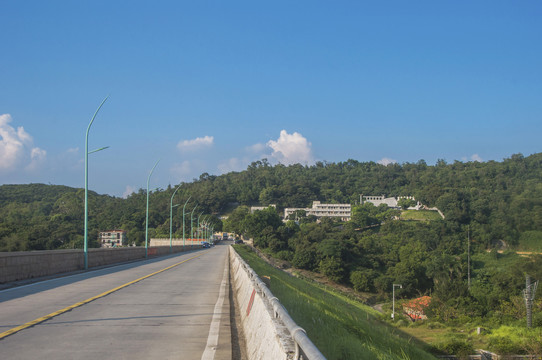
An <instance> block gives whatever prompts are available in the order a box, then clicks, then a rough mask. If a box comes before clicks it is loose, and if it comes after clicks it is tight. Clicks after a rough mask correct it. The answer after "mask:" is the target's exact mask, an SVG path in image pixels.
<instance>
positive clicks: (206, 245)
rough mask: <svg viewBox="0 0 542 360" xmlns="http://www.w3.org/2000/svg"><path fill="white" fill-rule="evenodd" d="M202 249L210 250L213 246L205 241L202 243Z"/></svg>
mask: <svg viewBox="0 0 542 360" xmlns="http://www.w3.org/2000/svg"><path fill="white" fill-rule="evenodd" d="M201 247H202V248H210V247H211V244H209V243H208V242H206V241H204V242H202V243H201Z"/></svg>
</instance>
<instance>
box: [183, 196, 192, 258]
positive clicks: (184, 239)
mask: <svg viewBox="0 0 542 360" xmlns="http://www.w3.org/2000/svg"><path fill="white" fill-rule="evenodd" d="M191 197H192V195H190V196H189V197H188V199H186V202H185V203H184V206H183V248H184V243H185V241H186V239H185V237H184V208H185V207H186V204H188V201H189V200H190V198H191Z"/></svg>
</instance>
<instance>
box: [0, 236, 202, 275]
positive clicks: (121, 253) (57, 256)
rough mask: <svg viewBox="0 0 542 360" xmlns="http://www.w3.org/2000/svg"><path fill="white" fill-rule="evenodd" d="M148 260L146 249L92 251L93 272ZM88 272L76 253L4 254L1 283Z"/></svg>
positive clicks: (151, 252)
mask: <svg viewBox="0 0 542 360" xmlns="http://www.w3.org/2000/svg"><path fill="white" fill-rule="evenodd" d="M199 248H201V246H196V245H194V246H184V247H183V246H173V247H172V248H171V249H170V247H169V246H160V247H150V248H148V256H149V257H153V256H162V255H167V254H169V253H170V252H171V250H173V251H172V252H174V253H176V252H181V251H187V250H192V249H199ZM144 258H145V248H144V247H126V248H99V249H88V266H89V268H92V267H98V266H105V265H111V264H116V263H121V262H126V261H133V260H139V259H144ZM83 268H84V253H83V250H81V249H75V250H43V251H16V252H2V253H0V283H7V282H11V281H19V280H26V279H32V278H36V277H41V276H49V275H56V274H61V273H65V272H70V271H77V270H82V269H83Z"/></svg>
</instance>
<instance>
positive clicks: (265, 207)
mask: <svg viewBox="0 0 542 360" xmlns="http://www.w3.org/2000/svg"><path fill="white" fill-rule="evenodd" d="M268 207H273V208H275V209H276V208H277V205H275V204H270V205H267V206H251V207H250V213H251V214H254V211H261V210H265V209H267V208H268Z"/></svg>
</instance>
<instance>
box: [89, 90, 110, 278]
mask: <svg viewBox="0 0 542 360" xmlns="http://www.w3.org/2000/svg"><path fill="white" fill-rule="evenodd" d="M108 97H109V96H107V97H106V98H105V99H103V101H102V103H101V104H100V106H98V109H97V110H96V112H94V116H93V117H92V120H90V123H89V124H88V127H87V133H86V136H85V229H84V236H83V238H84V240H83V241H84V243H83V254H84V268H85V270H87V269H88V133H89V131H90V126H91V125H92V123H93V122H94V119H95V118H96V115H97V114H98V111H100V109H101V108H102V105H103V104H104V103H105V101H106V100H107V98H108Z"/></svg>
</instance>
